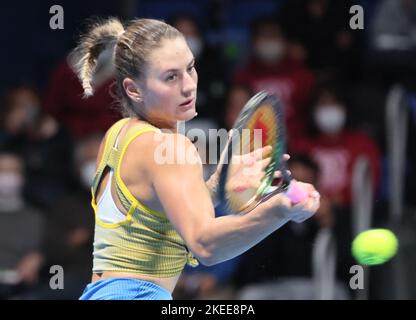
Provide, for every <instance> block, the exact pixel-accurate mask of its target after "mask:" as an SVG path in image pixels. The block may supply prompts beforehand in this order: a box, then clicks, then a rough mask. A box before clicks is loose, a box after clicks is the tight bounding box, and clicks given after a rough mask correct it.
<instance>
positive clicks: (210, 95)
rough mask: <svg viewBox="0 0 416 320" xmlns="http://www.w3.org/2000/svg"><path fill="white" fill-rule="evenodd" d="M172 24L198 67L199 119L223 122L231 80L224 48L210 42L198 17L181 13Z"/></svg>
mask: <svg viewBox="0 0 416 320" xmlns="http://www.w3.org/2000/svg"><path fill="white" fill-rule="evenodd" d="M170 20H171V22H170V24H171V25H172V26H174V27H175V28H176V29H178V30H179V31H180V32H181V33H182V34H183V35H184V36H185V39H186V41H187V43H188V46H189V49H191V51H192V53H193V55H194V57H195V61H196V68H197V70H198V92H197V100H196V101H197V102H196V103H197V106H196V107H197V109H198V118H200V117H202V118H209V119H211V120H214V121H215V122H216V123H217V124H219V125H222V123H221V119H222V116H223V114H224V112H223V110H222V108H221V106H223V105H224V94H225V90H226V85H227V83H228V70H227V65H226V63H225V59H224V56H223V53H222V51H221V48H219V47H216V46H212V45H210V44H209V43H207V41H206V39H205V36H204V33H203V30H202V28H201V27H200V25H199V24H198V22H197V21H196V19H195V18H194V17H193V16H191V15H187V14H179V15H176V16H174V17H172V19H170Z"/></svg>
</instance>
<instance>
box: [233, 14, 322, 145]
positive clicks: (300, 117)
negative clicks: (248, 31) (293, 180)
mask: <svg viewBox="0 0 416 320" xmlns="http://www.w3.org/2000/svg"><path fill="white" fill-rule="evenodd" d="M251 43H252V48H253V53H252V55H251V57H250V58H249V61H248V63H247V64H246V65H245V66H244V67H243V68H242V69H241V70H240V71H238V72H237V73H236V74H235V76H234V83H236V84H242V85H246V86H249V87H250V88H251V89H252V90H253V91H255V92H258V91H260V90H266V91H268V92H270V93H274V94H277V95H278V96H279V97H280V98H281V99H282V101H283V103H284V106H285V114H286V118H287V123H288V132H289V139H290V140H294V139H296V137H297V136H299V135H301V134H302V133H303V131H304V121H305V119H304V117H305V114H304V113H305V107H306V105H307V103H308V102H309V101H308V100H309V97H310V92H311V89H312V85H313V82H314V76H313V75H312V73H311V72H309V71H308V70H307V69H306V68H305V67H304V66H303V65H302V63H301V62H299V61H296V60H294V59H293V58H292V57H291V56H290V55H289V54H288V44H287V38H286V35H285V33H284V31H283V29H282V27H281V25H280V24H279V23H278V22H277V21H275V19H273V18H266V17H261V18H259V19H258V20H256V21H255V23H254V24H253V27H252V38H251Z"/></svg>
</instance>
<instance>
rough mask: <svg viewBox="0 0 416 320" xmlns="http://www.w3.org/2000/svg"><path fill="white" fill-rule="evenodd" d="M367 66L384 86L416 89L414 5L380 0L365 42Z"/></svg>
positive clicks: (400, 0)
mask: <svg viewBox="0 0 416 320" xmlns="http://www.w3.org/2000/svg"><path fill="white" fill-rule="evenodd" d="M368 40H369V41H368V43H369V46H368V49H369V50H368V56H367V60H368V64H369V65H370V66H372V67H374V70H371V71H374V72H375V73H377V72H381V73H382V76H380V75H378V78H379V79H382V80H384V81H386V80H387V82H388V83H387V85H391V84H393V83H395V82H397V81H399V82H402V83H403V84H405V85H406V86H408V87H409V88H410V89H411V90H412V91H415V89H416V81H415V79H414V73H415V71H416V62H415V59H414V56H415V54H416V1H415V0H383V1H380V3H379V4H378V6H377V7H376V9H375V12H374V16H373V20H372V21H371V25H370V33H369V39H368Z"/></svg>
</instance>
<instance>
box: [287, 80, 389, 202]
mask: <svg viewBox="0 0 416 320" xmlns="http://www.w3.org/2000/svg"><path fill="white" fill-rule="evenodd" d="M313 100H314V101H313V104H312V110H311V112H312V115H311V117H310V119H311V120H312V122H313V123H312V124H311V132H310V135H309V136H308V137H307V138H303V139H298V140H297V141H296V143H294V144H293V145H292V151H291V152H295V153H297V152H301V153H307V154H309V155H311V156H312V157H313V159H314V160H315V161H316V162H317V163H318V165H319V168H320V175H319V179H318V189H319V191H320V192H321V194H322V195H325V196H327V197H329V199H330V200H331V202H332V203H333V204H334V205H339V206H349V205H350V203H351V183H352V181H351V179H352V170H353V166H354V164H355V160H356V159H357V158H358V156H360V155H364V156H366V157H367V158H368V160H369V162H370V168H371V170H372V175H373V179H374V188H375V189H376V191H377V188H378V182H379V177H380V166H381V164H380V150H379V147H378V145H377V144H376V142H375V141H374V140H373V139H372V138H371V137H370V136H368V135H367V134H366V133H364V132H360V131H357V130H352V129H350V128H348V125H347V120H348V106H347V105H346V101H345V98H344V97H343V96H342V94H341V93H340V88H335V86H328V85H322V87H320V88H318V89H317V90H316V92H315V97H314V99H313Z"/></svg>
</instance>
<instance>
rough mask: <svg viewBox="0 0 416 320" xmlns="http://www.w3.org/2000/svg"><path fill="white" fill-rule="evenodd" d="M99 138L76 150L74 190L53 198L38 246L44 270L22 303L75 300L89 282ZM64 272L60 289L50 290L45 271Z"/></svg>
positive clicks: (90, 139) (90, 137) (89, 138)
mask: <svg viewBox="0 0 416 320" xmlns="http://www.w3.org/2000/svg"><path fill="white" fill-rule="evenodd" d="M101 139H102V135H93V136H89V137H86V138H84V139H82V140H81V141H80V142H79V143H78V144H77V146H76V157H75V163H74V170H75V172H76V175H77V182H78V184H77V188H75V190H73V191H72V192H71V193H68V194H65V195H63V196H62V197H60V198H57V199H56V200H55V201H54V203H53V205H52V206H51V209H50V212H49V213H48V221H47V224H46V232H45V241H44V243H43V246H42V255H43V260H44V261H45V263H44V267H45V269H44V270H43V271H42V274H43V275H44V278H43V279H42V280H43V282H42V283H41V284H40V285H39V286H38V287H37V288H36V289H34V290H32V291H31V292H30V293H29V294H27V295H26V296H24V298H26V299H78V298H79V296H80V295H81V294H82V291H83V290H84V288H85V286H86V284H87V283H89V282H90V280H91V270H92V254H91V252H92V243H93V233H94V213H93V210H92V208H91V206H90V202H91V194H90V187H91V185H92V180H93V177H94V174H95V161H96V158H97V154H98V150H99V147H100V143H101ZM52 265H60V266H62V267H63V269H64V289H63V290H51V289H50V287H49V277H50V274H49V273H48V272H49V268H50V266H52Z"/></svg>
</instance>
